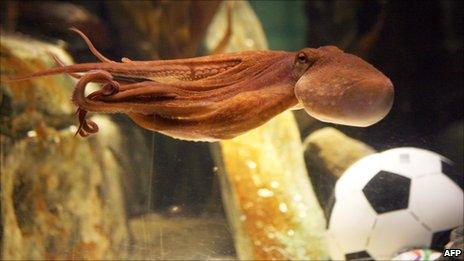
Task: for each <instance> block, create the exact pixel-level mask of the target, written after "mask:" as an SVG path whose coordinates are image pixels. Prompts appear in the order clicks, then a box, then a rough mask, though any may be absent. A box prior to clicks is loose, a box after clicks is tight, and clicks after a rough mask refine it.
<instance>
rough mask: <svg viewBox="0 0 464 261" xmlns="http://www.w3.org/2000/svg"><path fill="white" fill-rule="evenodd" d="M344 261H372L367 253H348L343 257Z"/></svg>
mask: <svg viewBox="0 0 464 261" xmlns="http://www.w3.org/2000/svg"><path fill="white" fill-rule="evenodd" d="M345 258H346V260H374V259H373V258H372V257H371V255H369V253H367V251H359V252H354V253H348V254H346V255H345Z"/></svg>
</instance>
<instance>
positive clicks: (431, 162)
mask: <svg viewBox="0 0 464 261" xmlns="http://www.w3.org/2000/svg"><path fill="white" fill-rule="evenodd" d="M463 200H464V193H463V176H462V175H460V174H458V173H457V172H456V171H455V169H454V167H453V165H452V163H451V161H449V160H448V159H446V158H444V157H442V156H440V155H438V154H436V153H434V152H431V151H427V150H423V149H417V148H396V149H391V150H388V151H385V152H382V153H377V154H372V155H369V156H367V157H364V158H363V159H361V160H359V161H358V162H356V163H355V164H353V165H352V166H351V167H350V168H348V169H347V170H346V171H345V173H344V174H343V175H342V176H341V177H340V179H339V180H338V181H337V184H336V185H335V192H334V201H333V205H332V206H331V207H329V211H328V212H329V214H328V216H329V222H328V230H327V237H328V243H329V253H330V256H331V258H332V259H333V260H343V259H347V260H356V259H363V260H372V259H377V260H385V259H391V258H393V257H394V256H395V255H397V254H398V253H401V252H403V251H407V250H409V249H414V248H431V249H435V250H440V249H441V248H442V247H443V246H444V244H446V243H447V242H448V240H449V233H450V231H451V230H452V229H453V228H455V227H457V226H460V225H462V224H463V216H464V214H463V212H464V201H463Z"/></svg>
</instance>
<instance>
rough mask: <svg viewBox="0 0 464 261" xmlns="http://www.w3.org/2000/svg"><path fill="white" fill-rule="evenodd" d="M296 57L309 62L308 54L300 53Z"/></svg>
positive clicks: (298, 59)
mask: <svg viewBox="0 0 464 261" xmlns="http://www.w3.org/2000/svg"><path fill="white" fill-rule="evenodd" d="M296 59H297V61H298V62H299V63H307V62H308V57H307V56H306V54H305V53H299V54H298V55H297V56H296Z"/></svg>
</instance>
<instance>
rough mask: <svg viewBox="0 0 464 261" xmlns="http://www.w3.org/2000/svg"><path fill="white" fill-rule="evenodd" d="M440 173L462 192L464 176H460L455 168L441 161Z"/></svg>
mask: <svg viewBox="0 0 464 261" xmlns="http://www.w3.org/2000/svg"><path fill="white" fill-rule="evenodd" d="M441 173H443V174H444V175H446V176H447V177H448V178H450V179H451V180H452V181H453V182H454V183H456V185H458V186H459V187H460V188H461V189H463V190H464V188H463V187H464V175H462V174H460V173H459V172H458V170H457V169H456V167H455V166H453V165H452V164H450V163H448V162H446V161H443V160H441Z"/></svg>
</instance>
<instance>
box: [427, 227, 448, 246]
mask: <svg viewBox="0 0 464 261" xmlns="http://www.w3.org/2000/svg"><path fill="white" fill-rule="evenodd" d="M451 230H452V229H447V230H443V231H438V232H435V233H433V235H432V243H431V244H430V248H431V249H433V250H436V251H442V250H443V249H444V248H445V245H446V244H447V243H448V242H449V241H450V234H451Z"/></svg>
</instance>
